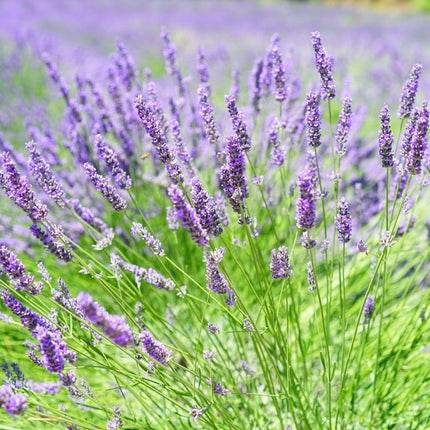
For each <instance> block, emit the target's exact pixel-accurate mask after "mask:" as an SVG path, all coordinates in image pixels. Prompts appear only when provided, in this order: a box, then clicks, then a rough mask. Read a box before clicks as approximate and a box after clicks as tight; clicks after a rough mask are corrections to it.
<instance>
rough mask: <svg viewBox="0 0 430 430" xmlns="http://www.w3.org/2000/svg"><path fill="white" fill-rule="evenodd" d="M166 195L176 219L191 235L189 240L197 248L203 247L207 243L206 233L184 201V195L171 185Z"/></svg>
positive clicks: (194, 213)
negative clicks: (173, 209)
mask: <svg viewBox="0 0 430 430" xmlns="http://www.w3.org/2000/svg"><path fill="white" fill-rule="evenodd" d="M167 194H168V195H169V197H170V199H171V200H172V203H173V206H174V208H175V212H176V217H177V218H178V220H179V221H181V223H182V225H183V226H184V228H185V229H186V230H188V232H189V233H190V235H191V238H192V239H193V240H194V242H196V243H197V245H199V246H205V245H207V244H208V243H209V238H208V234H207V231H206V230H205V229H204V228H203V226H202V224H201V223H200V220H199V218H198V215H197V213H196V211H195V210H194V209H193V208H192V207H191V206H190V204H189V203H188V202H187V201H186V199H185V196H184V193H183V192H182V191H181V190H180V189H179V188H178V187H177V186H176V185H171V186H170V187H169V189H168V190H167Z"/></svg>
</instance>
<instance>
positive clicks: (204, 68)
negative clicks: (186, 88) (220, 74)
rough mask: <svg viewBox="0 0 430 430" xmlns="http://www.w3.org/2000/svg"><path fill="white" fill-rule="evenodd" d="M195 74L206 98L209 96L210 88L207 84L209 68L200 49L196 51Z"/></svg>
mask: <svg viewBox="0 0 430 430" xmlns="http://www.w3.org/2000/svg"><path fill="white" fill-rule="evenodd" d="M197 73H198V75H199V79H200V83H201V84H202V86H203V88H205V90H206V91H207V94H208V96H210V95H211V86H210V84H209V68H208V63H207V61H206V55H205V53H204V51H203V49H201V48H199V50H198V51H197Z"/></svg>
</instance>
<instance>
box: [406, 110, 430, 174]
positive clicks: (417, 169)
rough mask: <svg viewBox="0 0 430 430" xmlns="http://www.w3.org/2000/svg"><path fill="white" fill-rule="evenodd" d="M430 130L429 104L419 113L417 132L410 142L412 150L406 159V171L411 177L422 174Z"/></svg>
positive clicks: (415, 131)
mask: <svg viewBox="0 0 430 430" xmlns="http://www.w3.org/2000/svg"><path fill="white" fill-rule="evenodd" d="M428 129H429V110H428V105H427V102H423V107H422V109H421V110H420V111H419V114H418V118H417V122H416V125H415V130H414V133H413V135H412V139H411V142H410V150H409V153H408V155H407V158H406V170H407V171H408V173H409V174H410V175H418V174H420V173H421V164H422V161H423V158H424V153H425V151H426V148H427V132H428Z"/></svg>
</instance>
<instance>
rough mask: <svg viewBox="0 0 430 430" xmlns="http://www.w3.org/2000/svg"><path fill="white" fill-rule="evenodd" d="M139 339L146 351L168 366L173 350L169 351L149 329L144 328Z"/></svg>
mask: <svg viewBox="0 0 430 430" xmlns="http://www.w3.org/2000/svg"><path fill="white" fill-rule="evenodd" d="M139 340H140V343H141V345H142V348H143V350H144V352H145V353H146V354H148V355H149V356H150V357H151V358H153V359H154V360H155V361H158V363H160V364H162V365H163V366H166V365H167V363H168V362H169V361H170V360H171V359H172V351H169V350H168V349H167V348H166V347H165V346H164V345H163V344H162V343H161V342H159V341H158V340H155V339H154V338H153V337H152V335H151V333H149V331H148V330H143V331H142V332H141V333H140V334H139Z"/></svg>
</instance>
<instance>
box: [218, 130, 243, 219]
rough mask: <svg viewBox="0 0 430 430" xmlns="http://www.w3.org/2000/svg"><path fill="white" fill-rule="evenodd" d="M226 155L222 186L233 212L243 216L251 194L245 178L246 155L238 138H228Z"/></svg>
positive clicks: (221, 175) (221, 180) (222, 172)
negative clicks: (246, 199) (246, 202)
mask: <svg viewBox="0 0 430 430" xmlns="http://www.w3.org/2000/svg"><path fill="white" fill-rule="evenodd" d="M225 155H226V160H225V163H224V165H223V166H222V167H221V173H220V178H219V181H220V185H221V187H222V189H223V190H224V193H225V195H226V196H227V198H228V199H229V201H230V204H231V207H232V208H233V210H234V211H235V212H236V213H238V214H240V215H242V213H244V212H245V209H246V205H245V198H247V197H248V195H249V192H248V185H247V182H246V177H245V168H246V166H245V154H244V152H243V149H242V147H241V145H240V143H239V141H238V139H237V137H232V136H229V137H228V138H227V147H226V149H225ZM242 221H243V220H242Z"/></svg>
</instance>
